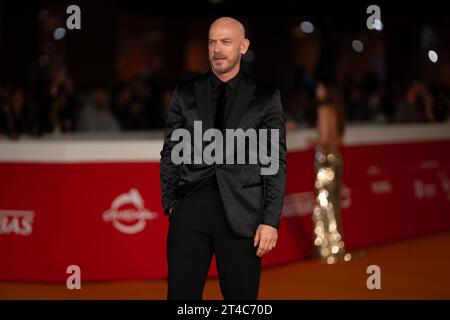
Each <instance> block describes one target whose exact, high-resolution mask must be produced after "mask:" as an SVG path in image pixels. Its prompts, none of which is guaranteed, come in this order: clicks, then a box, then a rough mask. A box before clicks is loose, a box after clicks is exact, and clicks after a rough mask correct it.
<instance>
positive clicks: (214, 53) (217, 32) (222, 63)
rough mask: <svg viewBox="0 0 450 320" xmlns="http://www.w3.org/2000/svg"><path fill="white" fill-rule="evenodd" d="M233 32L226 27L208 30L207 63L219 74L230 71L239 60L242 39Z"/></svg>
mask: <svg viewBox="0 0 450 320" xmlns="http://www.w3.org/2000/svg"><path fill="white" fill-rule="evenodd" d="M233 31H234V30H233V29H232V28H228V27H226V26H216V27H215V26H213V27H211V29H210V30H209V41H208V47H209V62H210V63H211V68H212V69H213V70H214V71H215V72H217V73H219V74H222V73H227V72H229V71H230V70H232V69H233V68H234V67H235V66H236V65H237V64H238V63H239V61H240V58H241V53H242V52H241V50H242V46H241V44H242V39H241V37H239V36H238V35H237V34H236V32H233Z"/></svg>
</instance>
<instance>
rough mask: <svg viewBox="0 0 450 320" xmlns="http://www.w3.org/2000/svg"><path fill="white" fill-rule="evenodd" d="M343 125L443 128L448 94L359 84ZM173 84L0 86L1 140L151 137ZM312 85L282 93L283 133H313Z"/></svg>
mask: <svg viewBox="0 0 450 320" xmlns="http://www.w3.org/2000/svg"><path fill="white" fill-rule="evenodd" d="M338 85H339V86H338V87H339V88H340V90H341V94H342V97H343V102H344V117H345V121H346V122H347V123H414V122H442V121H446V120H447V119H448V117H449V107H450V91H449V89H448V88H447V89H446V88H438V87H435V86H428V85H427V84H425V83H423V82H420V81H417V80H411V81H410V83H407V84H404V85H402V84H398V83H383V82H382V81H380V80H379V79H377V77H376V76H375V75H369V76H368V77H367V79H365V80H364V81H363V82H355V81H348V82H346V83H344V84H338ZM173 88H174V84H173V85H172V84H171V85H165V84H162V83H161V82H160V81H158V79H155V78H154V77H151V76H145V75H136V76H135V77H133V78H132V79H131V80H130V81H127V82H123V83H117V84H116V85H114V86H113V87H112V88H104V87H97V88H94V89H92V90H90V91H88V92H86V91H83V90H79V89H78V88H77V87H76V84H74V83H73V81H72V79H71V77H70V75H68V74H67V73H66V71H65V70H61V71H60V72H59V73H57V74H56V75H55V76H54V77H53V78H52V79H50V81H48V83H47V84H45V85H43V86H42V88H41V89H40V90H38V92H37V93H34V94H30V93H29V92H26V91H24V90H23V89H22V88H20V87H15V86H13V85H8V84H0V135H1V136H7V137H10V138H13V139H14V138H18V137H19V136H20V135H31V136H42V135H44V134H49V133H53V134H55V133H66V132H82V131H96V132H98V131H128V130H152V129H162V128H163V127H164V123H165V119H166V117H167V111H168V108H169V105H170V100H171V94H172V90H173ZM314 88H315V82H314V81H302V80H300V81H298V82H297V84H296V86H295V90H293V91H292V92H291V93H285V92H283V93H282V94H283V106H284V111H285V113H286V118H287V127H288V129H295V128H299V127H302V128H303V127H314V126H315V123H316V118H317V110H316V109H317V101H316V98H315V94H314V90H315V89H314Z"/></svg>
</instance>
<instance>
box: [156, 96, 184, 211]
mask: <svg viewBox="0 0 450 320" xmlns="http://www.w3.org/2000/svg"><path fill="white" fill-rule="evenodd" d="M178 91H179V90H178V88H177V87H176V88H175V90H174V92H173V96H172V100H171V102H170V107H169V113H168V117H167V121H166V123H165V127H164V145H163V148H162V150H161V153H160V155H161V160H160V176H159V178H160V187H161V196H162V206H163V208H164V214H165V215H168V214H169V208H170V207H172V206H173V205H174V204H175V201H176V193H175V191H176V187H177V185H178V180H179V175H180V165H175V164H174V163H173V162H172V158H171V153H172V149H173V147H174V146H175V144H176V143H177V141H171V136H172V132H173V131H174V130H175V129H178V128H181V127H182V126H183V122H184V119H183V115H182V111H181V107H180V96H179V92H178Z"/></svg>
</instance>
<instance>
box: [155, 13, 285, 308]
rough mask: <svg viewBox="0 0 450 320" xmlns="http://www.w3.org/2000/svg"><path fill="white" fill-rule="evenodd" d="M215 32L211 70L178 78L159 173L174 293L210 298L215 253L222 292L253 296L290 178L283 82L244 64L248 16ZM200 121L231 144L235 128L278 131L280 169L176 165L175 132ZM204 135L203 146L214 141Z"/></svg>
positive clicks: (219, 23) (216, 25)
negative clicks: (277, 84) (273, 84)
mask: <svg viewBox="0 0 450 320" xmlns="http://www.w3.org/2000/svg"><path fill="white" fill-rule="evenodd" d="M208 38H209V39H208V47H209V60H210V64H211V69H210V70H209V71H208V73H207V74H204V75H202V76H200V77H197V78H195V79H191V80H188V81H185V82H183V83H181V84H178V85H177V87H176V88H175V90H174V93H173V98H172V102H171V105H170V109H169V115H168V119H167V122H166V126H165V131H164V146H163V149H162V151H161V171H160V181H161V193H162V204H163V208H164V214H165V215H167V216H168V219H169V231H168V235H167V262H168V291H167V298H168V299H202V298H203V296H202V293H203V288H204V284H205V281H206V278H207V275H208V270H209V267H210V263H211V260H212V257H213V255H215V257H216V266H217V271H218V275H219V282H220V289H221V292H222V295H223V297H224V299H226V300H228V299H251V300H255V299H257V298H258V292H259V283H260V273H261V258H262V257H263V256H264V255H266V254H268V253H269V252H270V251H271V250H272V249H273V248H275V245H276V243H277V238H278V231H279V225H280V214H281V209H282V206H283V195H284V190H285V179H286V139H285V118H284V115H283V111H282V106H281V101H280V92H279V90H276V89H272V88H267V87H263V86H261V85H258V84H256V83H255V82H254V81H253V80H251V79H250V78H249V77H248V76H247V75H246V74H245V73H244V72H243V71H241V58H242V56H243V55H244V54H245V53H246V52H247V50H248V47H249V44H250V42H249V40H248V39H246V37H245V30H244V27H243V25H242V23H240V22H239V21H237V20H235V19H233V18H229V17H222V18H220V19H217V20H216V21H214V22H213V23H212V25H211V27H210V29H209V37H208ZM198 121H201V124H202V130H203V132H204V131H206V130H208V129H217V130H220V132H222V133H224V135H223V137H224V145H226V146H229V143H230V141H226V139H225V132H226V131H225V130H227V129H242V130H244V131H245V130H248V129H254V130H256V131H258V130H260V129H267V130H268V131H270V134H269V135H268V136H267V139H268V141H272V140H269V139H270V138H272V135H271V132H273V131H272V130H273V129H275V130H277V132H278V133H279V140H278V141H277V143H278V145H277V146H276V147H277V148H273V150H278V151H277V158H278V165H279V168H278V171H277V172H276V173H273V174H270V175H262V174H261V168H262V167H264V165H263V164H261V163H260V162H259V161H258V163H256V164H255V163H250V162H246V163H244V164H241V163H239V164H237V163H236V162H233V161H231V162H229V161H225V159H223V161H215V162H214V163H212V164H211V163H206V162H203V161H202V162H201V163H198V162H195V161H191V160H192V157H191V158H190V159H189V161H185V162H182V163H181V164H180V163H175V162H174V161H173V157H172V156H173V154H172V153H173V152H172V151H175V149H174V147H175V146H176V145H177V143H178V140H177V139H173V137H172V134H173V133H175V132H180V131H179V130H178V129H184V132H189V133H191V136H192V137H194V135H195V133H194V127H195V124H194V122H195V123H197V124H198V123H199V122H198ZM177 130H178V131H177ZM228 131H229V130H228ZM192 140H193V139H192ZM268 141H266V143H269V149H271V145H270V142H268ZM202 143H203V145H202V146H203V149H202V150H204V147H205V145H206V146H207V145H208V143H206V142H205V141H202ZM209 143H211V144H213V143H216V141H215V140H214V141H211V142H209ZM259 143H260V141H259V140H258V144H259ZM193 149H194V148H192V150H193ZM234 151H235V153H234V154H235V155H236V154H237V150H234ZM245 151H246V153H247V154H248V153H249V152H250V151H249V149H248V148H246V150H245ZM227 152H228V150H227ZM226 160H228V159H226ZM246 160H248V158H247V159H246Z"/></svg>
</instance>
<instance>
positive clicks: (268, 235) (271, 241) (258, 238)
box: [253, 224, 278, 257]
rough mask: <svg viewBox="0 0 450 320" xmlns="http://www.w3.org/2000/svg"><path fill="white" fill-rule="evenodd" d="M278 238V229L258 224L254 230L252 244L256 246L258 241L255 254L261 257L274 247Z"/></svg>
mask: <svg viewBox="0 0 450 320" xmlns="http://www.w3.org/2000/svg"><path fill="white" fill-rule="evenodd" d="M277 239H278V230H277V229H276V228H274V227H272V226H269V225H267V224H260V225H259V227H258V229H257V230H256V235H255V239H254V241H253V246H254V247H256V246H257V245H258V243H259V248H258V251H257V252H256V255H257V256H258V257H262V256H263V255H265V254H267V253H269V252H270V250H272V249H273V248H275V245H276V244H277Z"/></svg>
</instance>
